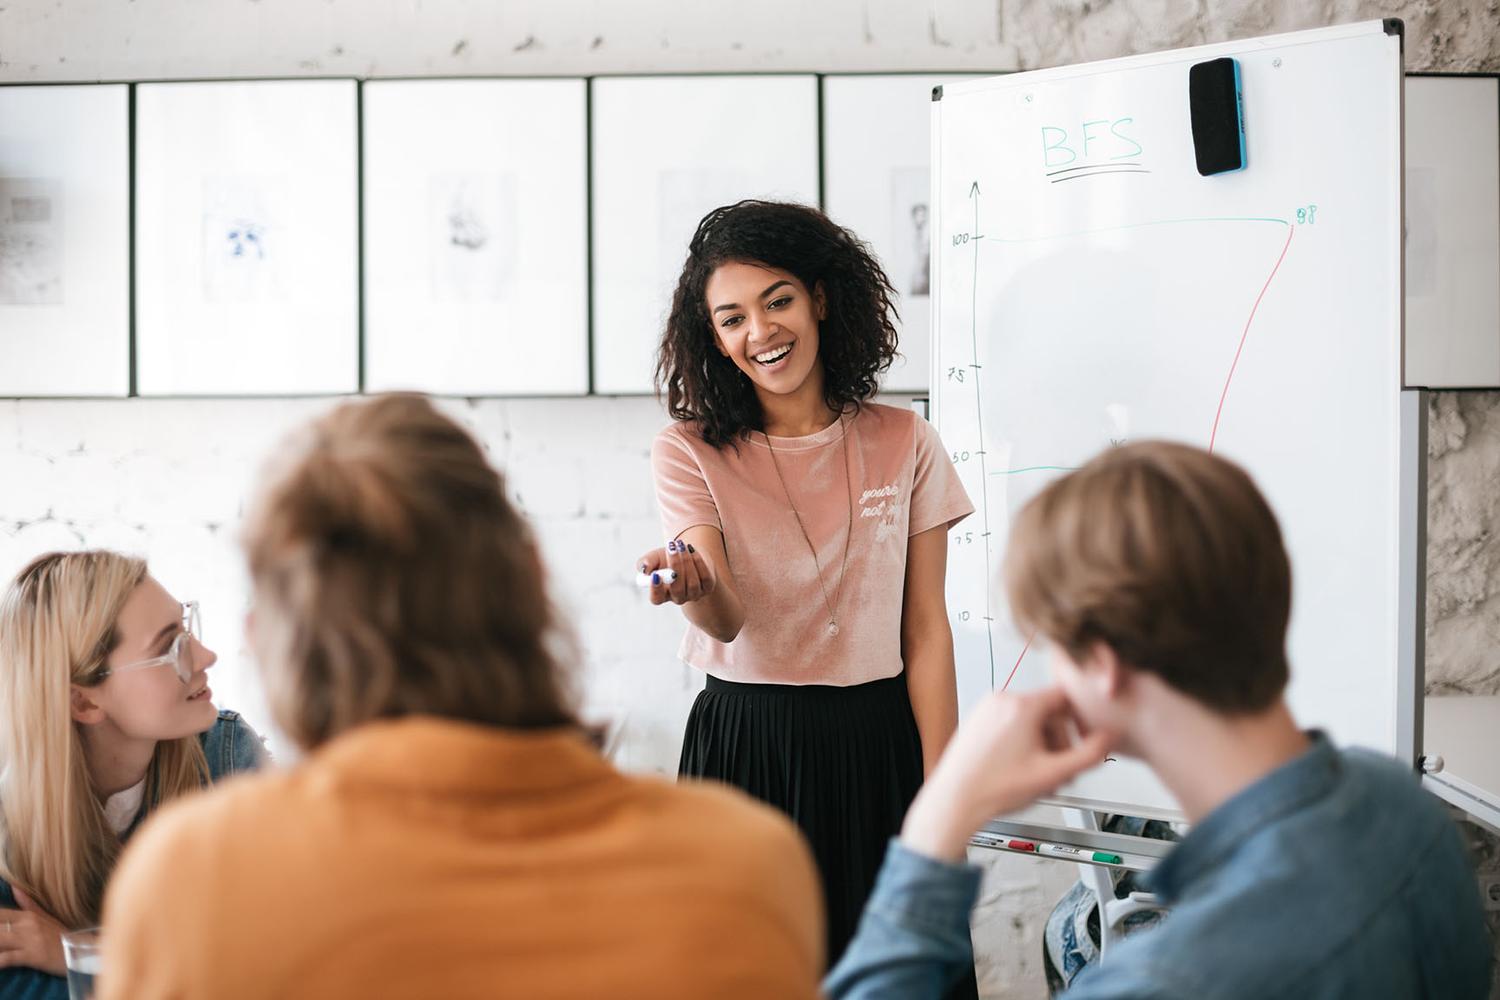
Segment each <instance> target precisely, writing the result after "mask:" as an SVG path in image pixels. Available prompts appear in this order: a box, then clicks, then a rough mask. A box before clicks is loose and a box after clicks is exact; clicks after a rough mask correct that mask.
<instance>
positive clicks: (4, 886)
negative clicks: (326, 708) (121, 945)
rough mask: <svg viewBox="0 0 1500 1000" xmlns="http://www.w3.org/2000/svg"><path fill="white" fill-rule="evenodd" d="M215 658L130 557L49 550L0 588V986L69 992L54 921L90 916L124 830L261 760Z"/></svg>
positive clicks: (14, 995)
mask: <svg viewBox="0 0 1500 1000" xmlns="http://www.w3.org/2000/svg"><path fill="white" fill-rule="evenodd" d="M215 659H216V658H215V656H214V653H213V651H212V650H210V649H208V648H207V647H206V646H204V645H203V643H202V642H201V641H200V638H199V632H198V618H197V606H196V605H194V604H186V605H185V604H180V603H178V602H177V601H176V600H175V599H174V598H173V597H172V596H171V595H170V594H168V593H167V592H166V590H165V589H163V588H162V586H161V584H159V583H157V582H156V580H154V579H153V578H152V577H151V576H150V575H149V574H148V573H147V571H146V564H145V563H144V562H142V561H141V560H139V559H132V558H129V557H126V556H122V555H118V554H116V553H113V552H104V551H92V552H72V553H53V554H50V555H46V556H42V557H41V558H39V559H36V560H34V561H33V562H32V563H31V564H30V565H28V566H27V567H26V568H25V569H23V570H22V571H21V572H20V574H19V575H18V576H17V577H16V579H15V580H14V581H13V582H12V583H11V585H10V587H9V588H8V589H7V590H6V592H5V593H4V595H3V596H0V1000H65V998H66V997H67V996H68V987H67V980H66V979H64V978H62V977H63V976H64V975H65V973H66V968H65V966H64V964H63V955H62V943H61V939H60V935H61V934H62V933H63V932H64V930H66V929H68V928H79V927H85V926H90V925H94V924H97V923H98V922H99V908H100V904H101V901H102V896H103V892H104V885H105V882H106V881H107V880H108V877H109V873H110V870H111V869H112V868H113V866H114V861H115V858H116V856H117V855H118V854H119V851H120V848H121V845H122V844H123V843H124V841H125V840H126V839H128V838H129V837H130V835H131V834H132V833H133V832H134V831H135V829H136V827H137V826H138V825H139V824H140V823H141V821H142V820H143V819H144V818H145V816H146V815H147V814H148V813H150V812H151V811H152V810H154V809H155V808H157V807H158V806H160V805H161V804H163V803H164V802H166V801H168V800H170V799H173V798H175V797H177V796H179V795H182V794H184V793H186V792H188V791H191V790H193V789H196V788H198V787H200V786H201V785H204V784H206V783H208V782H211V781H217V780H218V779H220V778H221V777H224V776H225V775H228V774H231V773H234V772H236V771H246V770H252V769H254V768H255V767H257V766H258V765H259V764H260V762H261V760H262V758H263V755H264V749H263V747H262V744H261V740H260V737H258V736H257V735H256V734H255V732H254V730H252V729H251V728H250V727H249V726H248V725H247V724H246V723H245V722H244V720H243V719H241V718H240V717H239V716H238V715H237V714H236V713H234V712H228V711H219V710H218V709H216V708H215V706H214V703H213V700H212V698H213V692H212V691H211V690H210V689H209V687H208V680H207V673H206V672H207V670H208V669H209V668H210V667H212V666H213V665H214V662H215ZM23 886H24V887H25V888H24V889H23V888H22V887H23Z"/></svg>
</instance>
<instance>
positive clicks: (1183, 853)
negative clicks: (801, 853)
mask: <svg viewBox="0 0 1500 1000" xmlns="http://www.w3.org/2000/svg"><path fill="white" fill-rule="evenodd" d="M1150 884H1151V885H1152V887H1153V888H1154V889H1155V890H1156V892H1157V893H1158V894H1159V895H1161V896H1162V897H1163V898H1164V899H1165V900H1166V901H1167V902H1168V903H1170V904H1172V907H1173V908H1172V910H1171V912H1170V914H1169V915H1168V917H1167V919H1166V920H1165V921H1163V922H1162V924H1161V925H1160V926H1159V927H1157V928H1155V929H1152V930H1149V931H1146V932H1144V933H1141V934H1137V935H1136V936H1134V937H1131V938H1128V939H1126V940H1125V941H1124V942H1123V943H1122V944H1121V945H1120V946H1119V947H1117V948H1114V949H1112V950H1111V951H1110V953H1109V955H1107V956H1106V957H1105V958H1104V960H1103V962H1102V963H1100V964H1099V965H1098V966H1097V967H1095V968H1092V969H1089V970H1087V971H1085V972H1084V973H1082V974H1081V975H1080V976H1079V977H1078V979H1077V980H1076V981H1075V983H1074V985H1073V988H1072V989H1070V990H1068V991H1067V994H1066V996H1067V997H1068V998H1069V1000H1124V998H1135V1000H1144V998H1152V1000H1252V998H1253V1000H1264V998H1266V997H1276V998H1292V997H1297V998H1304V997H1306V998H1319V1000H1324V998H1327V1000H1332V998H1341V1000H1344V998H1347V1000H1356V998H1357V1000H1368V998H1372V997H1402V998H1430V1000H1465V998H1469V997H1473V998H1476V1000H1480V998H1484V997H1487V996H1488V994H1489V976H1490V942H1489V936H1488V934H1487V933H1486V930H1485V926H1484V917H1483V913H1482V910H1481V906H1480V900H1479V892H1478V886H1477V883H1476V881H1475V877H1474V873H1473V870H1472V868H1471V867H1470V864H1469V861H1468V859H1467V857H1466V856H1465V852H1464V848H1463V845H1462V843H1461V842H1460V840H1459V836H1458V831H1457V830H1456V829H1455V827H1454V825H1453V824H1452V822H1451V821H1450V820H1449V819H1448V817H1447V816H1446V815H1445V814H1444V812H1443V810H1442V809H1441V808H1440V807H1439V805H1438V804H1437V802H1436V801H1435V800H1433V799H1432V798H1430V797H1429V796H1428V795H1427V794H1426V793H1425V792H1423V791H1422V790H1421V787H1420V785H1418V783H1417V781H1416V779H1415V777H1414V775H1412V774H1411V773H1410V772H1409V771H1407V770H1405V769H1403V768H1401V767H1400V766H1398V765H1397V764H1395V763H1394V762H1393V761H1391V760H1389V759H1388V758H1385V757H1381V756H1379V755H1377V754H1373V753H1369V752H1366V751H1359V750H1348V751H1338V750H1335V749H1334V748H1333V746H1332V745H1331V744H1329V742H1328V740H1327V739H1326V738H1324V737H1323V736H1322V735H1321V734H1316V733H1315V734H1313V745H1312V747H1311V748H1310V749H1309V750H1308V751H1307V752H1306V753H1305V754H1303V755H1302V756H1300V757H1298V758H1297V759H1296V760H1294V761H1291V762H1290V763H1288V764H1286V765H1284V766H1282V767H1281V768H1278V769H1277V770H1276V771H1274V772H1272V773H1271V774H1269V775H1267V776H1266V777H1264V778H1262V779H1261V780H1260V781H1258V782H1256V783H1255V784H1253V785H1251V786H1250V787H1249V788H1247V789H1245V790H1244V791H1242V792H1240V793H1239V794H1238V795H1236V796H1235V797H1234V798H1232V799H1230V800H1229V801H1228V802H1226V803H1224V804H1223V805H1222V806H1220V807H1219V808H1218V809H1215V810H1214V811H1213V812H1212V813H1211V814H1210V815H1209V816H1208V817H1207V818H1206V819H1204V820H1203V822H1202V823H1200V824H1198V826H1197V827H1195V828H1194V829H1193V830H1192V832H1190V833H1189V834H1188V836H1187V837H1186V838H1185V839H1184V840H1183V842H1182V843H1181V844H1180V845H1179V846H1178V847H1177V849H1176V850H1174V851H1173V852H1172V853H1171V854H1170V855H1168V857H1167V858H1166V859H1165V860H1164V861H1163V862H1162V863H1161V864H1160V865H1158V866H1157V868H1156V870H1155V871H1154V872H1152V874H1151V880H1150ZM978 891H979V870H978V869H977V868H975V867H974V866H971V865H953V864H944V863H941V862H937V861H934V860H932V859H929V858H926V857H923V856H921V855H918V854H915V853H913V852H911V851H908V850H905V849H904V848H902V847H901V845H900V844H899V843H895V842H892V844H891V846H890V849H889V851H888V853H887V855H886V860H885V865H884V867H883V868H882V869H881V873H880V877H879V879H878V881H877V882H876V886H875V890H874V893H873V894H872V896H871V899H870V903H869V905H868V906H867V907H866V910H865V915H864V919H863V920H862V922H861V924H860V928H859V931H858V932H857V933H856V934H855V937H854V940H853V942H852V943H851V944H850V946H849V950H848V951H846V952H845V953H844V957H843V959H842V960H841V961H840V962H839V964H838V965H837V967H835V968H834V970H833V971H832V972H831V973H830V974H829V976H828V979H827V980H826V981H825V983H824V988H825V990H826V991H827V993H828V996H829V997H830V1000H856V998H857V1000H869V998H875V997H893V998H894V997H901V998H903V1000H921V998H924V997H932V998H937V997H940V996H941V995H942V992H943V989H944V987H945V985H946V984H947V983H948V982H949V981H950V980H951V979H952V977H953V976H954V975H955V974H956V973H957V972H958V970H959V969H960V968H961V967H963V966H964V965H966V964H968V963H969V962H970V961H972V957H971V955H970V953H969V950H970V946H969V936H968V916H969V910H970V908H971V907H972V905H973V902H974V898H975V896H976V895H977V893H978Z"/></svg>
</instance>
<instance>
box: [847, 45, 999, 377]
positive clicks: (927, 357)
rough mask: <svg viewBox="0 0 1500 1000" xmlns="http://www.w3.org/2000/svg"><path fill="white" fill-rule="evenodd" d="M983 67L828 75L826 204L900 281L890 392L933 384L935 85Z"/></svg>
mask: <svg viewBox="0 0 1500 1000" xmlns="http://www.w3.org/2000/svg"><path fill="white" fill-rule="evenodd" d="M982 75H984V74H980V73H962V74H956V73H955V74H933V73H889V74H866V73H858V74H837V75H829V76H825V77H823V80H822V84H823V170H824V188H823V207H824V210H825V211H826V212H827V213H828V215H829V216H830V217H831V218H832V219H833V220H834V221H835V222H837V223H839V224H840V225H842V226H845V227H847V228H848V229H850V230H852V231H853V232H854V233H855V235H857V236H858V237H859V238H860V239H862V240H864V241H866V242H867V243H868V244H869V245H870V246H871V248H872V249H873V250H874V251H875V255H876V257H877V258H879V260H880V262H881V264H882V266H883V267H884V268H885V272H886V276H887V277H889V278H890V280H891V284H892V286H893V287H894V288H895V290H896V295H895V297H894V299H893V301H894V304H895V306H896V310H897V313H898V317H899V318H898V319H897V320H896V327H897V332H898V336H899V352H900V356H899V357H897V358H896V360H895V362H894V363H893V364H892V365H891V367H890V370H889V371H887V372H886V374H885V377H884V379H883V380H882V382H881V389H882V391H885V392H914V393H923V392H927V391H928V385H929V379H930V374H931V373H930V371H929V369H930V367H931V362H932V300H931V297H930V264H929V261H930V254H931V247H932V239H933V235H932V233H931V232H930V227H929V225H928V221H929V220H930V219H931V217H932V215H933V213H932V212H931V210H930V198H931V188H932V183H931V170H930V168H929V166H928V164H929V161H930V158H931V154H932V141H931V122H932V90H933V88H934V87H938V86H942V85H944V84H951V83H957V82H959V81H961V80H972V79H975V78H976V77H979V76H982Z"/></svg>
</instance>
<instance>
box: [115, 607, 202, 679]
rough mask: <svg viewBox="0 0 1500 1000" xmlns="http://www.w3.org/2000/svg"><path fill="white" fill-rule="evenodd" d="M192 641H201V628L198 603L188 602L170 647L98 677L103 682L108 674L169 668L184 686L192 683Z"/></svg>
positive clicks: (183, 609)
mask: <svg viewBox="0 0 1500 1000" xmlns="http://www.w3.org/2000/svg"><path fill="white" fill-rule="evenodd" d="M193 640H197V641H198V642H202V641H203V627H202V625H201V624H200V623H199V620H198V602H197V601H188V602H187V603H186V604H184V605H183V606H182V631H181V632H178V633H177V635H176V637H175V638H173V640H172V645H171V646H170V647H169V648H168V649H167V651H166V652H165V653H164V654H162V655H161V656H153V657H152V658H151V659H149V660H140V661H138V662H136V663H127V664H125V665H124V666H122V667H111V668H110V669H108V670H105V671H104V672H103V673H102V674H100V675H99V680H101V681H102V680H104V679H105V678H106V677H108V676H109V675H110V674H122V673H124V672H125V671H127V670H145V669H147V668H148V667H164V666H170V667H171V668H172V670H173V672H174V673H176V674H177V679H178V680H180V681H182V683H183V684H184V685H189V684H192V682H193V650H192V643H193Z"/></svg>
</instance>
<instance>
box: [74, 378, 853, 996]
mask: <svg viewBox="0 0 1500 1000" xmlns="http://www.w3.org/2000/svg"><path fill="white" fill-rule="evenodd" d="M280 455H281V457H280V459H279V461H278V463H277V464H276V465H274V466H273V467H272V468H271V469H270V470H269V471H268V474H267V478H266V479H265V481H264V483H263V484H262V487H261V489H260V492H259V495H258V497H257V499H256V500H255V502H254V504H253V505H252V508H251V511H250V513H249V515H248V523H247V526H246V530H245V535H244V544H245V548H246V553H247V556H248V561H249V570H250V577H251V583H252V588H253V592H254V608H253V611H252V614H251V618H250V620H249V623H248V626H247V629H248V636H249V641H250V645H251V647H252V650H253V652H254V654H255V656H256V659H257V661H258V662H259V665H260V670H261V673H262V675H263V679H264V682H265V687H266V691H267V695H268V700H269V702H270V706H271V710H272V713H273V716H274V718H275V720H276V722H277V725H278V726H279V727H280V729H281V730H282V731H283V732H284V733H285V734H286V735H287V736H289V737H290V738H291V739H292V740H293V741H294V742H295V743H296V744H297V745H298V747H299V748H300V749H301V750H302V751H303V752H304V753H305V754H306V757H305V759H304V760H303V761H302V762H301V763H299V764H298V765H296V766H294V767H292V768H291V769H290V770H287V771H283V772H280V773H270V774H264V775H261V776H258V777H256V778H251V779H241V780H237V781H236V782H233V783H231V784H230V785H228V786H226V787H224V788H222V789H220V790H218V792H217V794H213V795H208V796H202V797H199V798H196V799H194V800H192V801H190V802H185V803H182V804H181V805H180V806H174V807H170V808H168V809H165V810H163V811H162V812H161V813H160V814H159V815H157V816H155V817H153V819H152V820H151V822H150V823H149V824H148V825H147V827H146V828H145V829H143V830H142V831H141V833H140V834H139V836H138V837H137V838H135V839H134V840H132V842H131V844H130V847H129V849H128V850H127V851H126V852H125V855H124V856H123V858H122V860H121V862H120V865H119V867H118V869H117V873H116V875H115V878H114V880H113V882H112V883H111V885H110V887H109V889H108V892H107V895H106V899H105V911H104V942H105V943H104V956H103V959H104V960H103V972H102V975H101V977H100V980H99V983H100V992H99V995H100V997H101V998H103V1000H121V998H126V997H128V998H131V1000H143V998H155V997H206V996H213V997H216V998H220V1000H235V998H239V997H269V996H274V997H283V998H297V997H317V998H319V1000H336V998H341V997H351V998H352V997H360V998H370V997H419V996H423V997H425V996H432V997H445V998H461V997H525V998H527V1000H546V998H562V997H570V998H571V997H603V996H609V997H641V998H645V997H651V998H672V997H694V998H697V997H721V998H739V997H744V998H751V997H754V998H757V1000H758V998H764V997H778V998H798V997H814V996H816V995H817V989H818V978H819V975H820V974H821V971H822V968H823V962H824V956H823V943H822V942H823V927H822V916H821V909H820V906H821V904H820V902H819V890H818V885H817V881H816V874H815V871H814V869H813V865H812V860H811V857H810V855H809V852H808V850H807V848H806V847H805V846H804V844H803V842H802V840H801V838H800V837H799V835H798V834H797V832H796V830H795V829H794V828H793V827H792V826H791V824H790V823H789V822H788V821H787V820H785V819H783V818H782V817H781V816H779V815H778V814H776V813H774V812H773V811H772V810H770V809H769V808H766V807H764V806H761V805H759V804H757V803H754V802H752V801H751V800H750V799H748V798H746V797H745V796H743V795H741V794H740V793H738V792H735V791H732V790H730V789H727V788H724V787H719V786H714V787H709V786H700V785H691V784H678V785H674V784H668V783H666V782H663V781H660V780H656V779H652V778H643V777H632V776H627V775H625V774H622V773H620V772H619V771H617V770H615V769H614V768H613V767H612V766H611V765H610V764H609V763H607V762H606V761H605V760H604V759H603V758H602V757H601V756H600V754H599V752H598V751H597V750H596V749H595V747H594V745H593V744H592V742H591V740H590V739H589V737H588V735H587V734H586V732H585V730H584V728H583V727H582V726H581V725H580V724H579V722H578V719H577V717H576V715H575V714H574V710H573V707H572V699H571V696H570V694H569V690H568V687H569V686H568V682H567V672H566V670H565V666H564V663H565V661H566V660H567V658H568V654H567V653H565V652H564V653H560V652H559V651H560V650H563V649H564V648H565V646H566V645H567V644H566V642H565V641H564V639H563V635H564V630H563V629H561V628H559V627H558V623H557V620H556V616H555V613H554V611H553V610H552V608H551V606H550V604H549V602H548V600H547V598H546V596H545V587H544V585H543V580H542V570H541V564H540V561H539V558H538V554H537V551H536V548H535V546H534V544H533V542H532V540H531V536H530V533H529V531H528V529H527V526H526V524H525V523H524V521H523V520H522V519H521V517H520V515H519V514H518V513H517V512H516V510H515V509H514V508H513V507H512V506H511V504H510V503H509V502H508V501H507V499H506V494H505V488H504V483H503V481H502V478H501V476H500V474H499V473H497V472H496V471H495V470H494V469H492V468H491V467H490V466H489V465H488V464H487V463H486V462H485V460H484V456H483V453H482V452H481V450H480V447H479V445H478V444H476V443H475V441H474V440H473V439H472V438H471V437H470V436H469V435H468V434H466V433H465V432H464V431H463V430H462V429H461V428H460V427H459V426H458V425H456V424H455V423H453V422H452V421H451V420H449V419H447V418H446V417H444V416H442V415H440V414H439V413H438V412H437V411H436V410H435V409H434V408H433V407H432V406H431V404H429V403H428V402H427V401H426V400H424V399H422V398H421V397H417V396H409V395H394V396H383V397H376V398H374V399H370V400H366V401H361V402H353V403H347V404H344V405H341V406H339V407H338V408H337V409H335V410H334V411H333V412H332V413H331V414H329V415H328V416H326V417H324V418H322V419H320V420H318V421H316V422H314V423H313V424H312V425H311V426H310V427H308V428H306V429H305V430H303V431H302V432H301V433H300V434H299V435H297V436H295V437H294V439H293V440H292V441H290V442H289V443H288V445H287V446H286V447H284V448H283V449H281V450H280Z"/></svg>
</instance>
